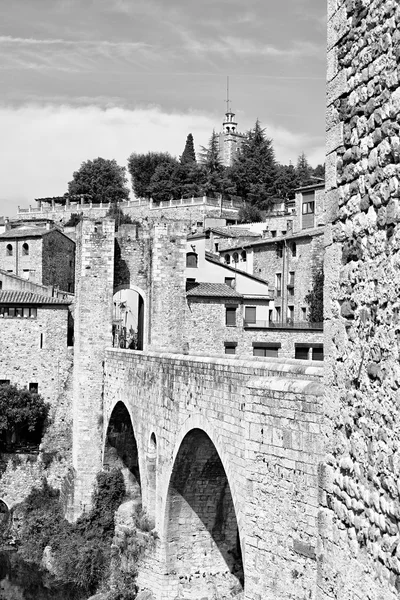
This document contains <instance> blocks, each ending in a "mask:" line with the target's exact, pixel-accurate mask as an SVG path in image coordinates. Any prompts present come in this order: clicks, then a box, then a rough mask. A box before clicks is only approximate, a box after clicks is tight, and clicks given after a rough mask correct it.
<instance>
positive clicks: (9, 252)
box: [6, 244, 13, 256]
mask: <svg viewBox="0 0 400 600" xmlns="http://www.w3.org/2000/svg"><path fill="white" fill-rule="evenodd" d="M6 255H7V256H12V255H13V247H12V245H11V244H7V246H6Z"/></svg>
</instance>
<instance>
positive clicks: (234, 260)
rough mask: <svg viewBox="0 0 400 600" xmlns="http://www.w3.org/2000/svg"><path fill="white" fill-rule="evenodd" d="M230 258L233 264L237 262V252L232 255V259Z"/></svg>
mask: <svg viewBox="0 0 400 600" xmlns="http://www.w3.org/2000/svg"><path fill="white" fill-rule="evenodd" d="M232 258H233V262H234V263H237V262H239V254H238V253H237V252H234V253H233V257H232Z"/></svg>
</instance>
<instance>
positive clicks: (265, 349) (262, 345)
mask: <svg viewBox="0 0 400 600" xmlns="http://www.w3.org/2000/svg"><path fill="white" fill-rule="evenodd" d="M280 347H281V344H280V343H278V342H253V356H264V357H267V356H269V357H273V358H277V357H278V354H279V348H280Z"/></svg>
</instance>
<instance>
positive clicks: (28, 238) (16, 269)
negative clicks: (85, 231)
mask: <svg viewBox="0 0 400 600" xmlns="http://www.w3.org/2000/svg"><path fill="white" fill-rule="evenodd" d="M0 269H2V270H4V271H6V272H7V273H10V274H14V275H16V276H19V277H22V278H24V279H26V280H29V281H32V282H34V283H39V284H42V285H51V286H55V287H58V288H60V289H61V290H64V291H66V292H70V293H72V292H73V291H74V274H75V243H74V241H73V240H71V239H70V238H69V237H67V236H66V235H64V233H62V232H61V231H60V230H59V229H58V228H56V227H53V225H52V223H51V222H46V223H38V224H37V225H36V224H32V223H29V224H26V223H21V222H20V223H18V224H17V225H16V226H14V227H12V226H11V225H10V224H9V223H8V226H7V228H6V230H5V231H4V232H3V233H2V234H0Z"/></svg>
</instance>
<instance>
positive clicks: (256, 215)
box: [238, 204, 263, 223]
mask: <svg viewBox="0 0 400 600" xmlns="http://www.w3.org/2000/svg"><path fill="white" fill-rule="evenodd" d="M238 219H239V223H261V222H262V220H263V214H262V212H261V210H260V209H259V208H257V207H256V206H254V205H252V204H245V205H244V206H242V207H241V208H240V209H239V213H238Z"/></svg>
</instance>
